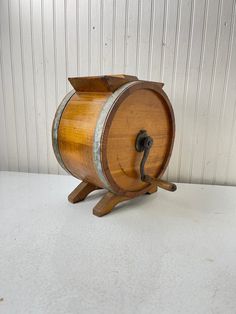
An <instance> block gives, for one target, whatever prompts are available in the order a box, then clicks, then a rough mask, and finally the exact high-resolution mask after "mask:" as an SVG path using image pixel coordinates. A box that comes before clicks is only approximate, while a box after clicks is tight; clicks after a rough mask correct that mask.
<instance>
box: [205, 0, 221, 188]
mask: <svg viewBox="0 0 236 314" xmlns="http://www.w3.org/2000/svg"><path fill="white" fill-rule="evenodd" d="M222 2H223V0H219V4H218V13H217V23H216V25H217V29H216V36H215V47H214V57H213V66H212V73H211V83H210V94H209V99H208V104H207V121H206V130H205V141H204V146H203V154H204V155H203V163H202V171H201V183H204V178H205V170H206V156H207V152H206V150H207V143H208V138H209V116H210V113H211V109H212V99H213V93H214V88H215V77H216V68H217V63H218V50H219V43H220V40H219V39H220V28H221V18H222Z"/></svg>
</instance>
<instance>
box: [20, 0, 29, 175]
mask: <svg viewBox="0 0 236 314" xmlns="http://www.w3.org/2000/svg"><path fill="white" fill-rule="evenodd" d="M21 1H22V0H19V3H18V9H19V31H20V54H21V71H22V86H23V108H24V115H25V137H26V146H27V147H26V153H27V156H26V160H27V171H29V156H30V144H29V136H28V128H27V121H28V112H27V101H26V89H25V64H24V57H23V56H24V53H23V39H22V16H21Z"/></svg>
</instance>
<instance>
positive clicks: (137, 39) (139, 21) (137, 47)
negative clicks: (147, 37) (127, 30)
mask: <svg viewBox="0 0 236 314" xmlns="http://www.w3.org/2000/svg"><path fill="white" fill-rule="evenodd" d="M141 27H142V0H139V1H138V19H137V38H136V65H135V72H136V75H137V76H139V57H140V33H141Z"/></svg>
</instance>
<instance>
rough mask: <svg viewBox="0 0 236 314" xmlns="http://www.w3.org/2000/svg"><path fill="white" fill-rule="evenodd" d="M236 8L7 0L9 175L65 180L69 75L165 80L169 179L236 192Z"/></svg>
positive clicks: (0, 121)
mask: <svg viewBox="0 0 236 314" xmlns="http://www.w3.org/2000/svg"><path fill="white" fill-rule="evenodd" d="M235 6H236V1H235V0H198V1H197V0H174V1H171V0H147V1H146V0H145V1H144V0H2V1H1V2H0V15H1V19H0V36H1V38H0V45H1V56H0V66H1V69H0V75H1V77H0V83H1V86H0V132H1V138H0V145H1V147H0V169H3V170H20V171H29V172H46V173H58V172H59V173H65V172H64V171H63V170H62V169H61V168H59V166H58V164H57V162H56V160H55V157H54V154H53V151H52V147H51V124H52V120H53V116H54V113H55V110H56V108H57V106H58V104H59V103H60V101H61V99H62V98H63V97H64V95H65V94H66V92H67V91H69V90H70V88H71V87H70V84H69V83H68V81H67V77H70V76H76V75H80V76H86V75H101V74H110V73H127V74H131V75H137V76H138V77H139V78H140V79H150V80H154V81H163V82H164V83H165V86H164V89H165V91H166V92H167V94H168V96H169V98H170V100H171V101H172V103H173V107H174V111H175V116H176V140H175V146H174V150H173V155H172V158H171V162H170V165H169V168H168V170H167V172H166V174H165V177H168V179H170V180H175V181H183V182H197V183H210V184H216V183H219V184H236V164H235V159H236V122H235V119H236V58H235V55H236V30H235V27H236V26H235V22H236V21H235V18H236V17H235V15H236V7H235Z"/></svg>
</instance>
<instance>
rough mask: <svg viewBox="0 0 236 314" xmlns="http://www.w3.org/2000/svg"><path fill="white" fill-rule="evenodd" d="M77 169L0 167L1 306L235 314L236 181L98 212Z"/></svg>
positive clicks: (3, 309) (181, 188)
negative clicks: (75, 192) (71, 172)
mask: <svg viewBox="0 0 236 314" xmlns="http://www.w3.org/2000/svg"><path fill="white" fill-rule="evenodd" d="M77 182H78V181H77V180H76V179H74V178H72V177H70V176H56V175H38V174H24V173H14V172H12V173H10V172H1V173H0V313H3V314H8V313H9V314H14V313H17V314H21V313H22V314H28V313H36V314H37V313H42V314H47V313H48V314H54V313H55V314H60V313H63V314H64V313H66V314H69V313H73V314H74V313H75V314H77V313H78V314H83V313H86V314H90V313H94V314H99V313H102V314H106V313H109V314H116V313H117V314H118V313H119V314H123V313H127V314H132V313H135V314H136V313H155V314H157V313H160V314H164V313H171V314H176V313H181V314H182V313H183V314H190V313H194V314H198V313H199V314H208V313H209V314H212V313H213V314H215V313H216V314H231V313H232V314H233V313H234V314H235V313H236V187H222V186H207V185H205V186H204V185H189V184H178V190H177V191H176V192H175V193H170V192H166V191H163V190H159V191H158V193H155V194H152V195H150V196H147V195H146V196H142V197H139V198H137V199H134V200H132V201H129V202H125V203H123V204H121V205H119V206H118V207H117V209H116V210H114V211H113V212H112V213H111V214H109V215H107V216H105V217H102V218H98V217H95V216H93V215H92V208H93V206H94V205H95V204H96V202H97V201H98V200H99V198H100V197H101V195H102V194H103V193H104V191H96V192H94V193H93V194H91V196H90V197H88V199H87V200H85V201H84V202H81V203H78V204H74V205H73V204H70V203H68V201H67V194H68V193H69V192H70V191H71V190H72V189H73V188H74V187H75V186H76V185H77Z"/></svg>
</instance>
